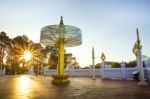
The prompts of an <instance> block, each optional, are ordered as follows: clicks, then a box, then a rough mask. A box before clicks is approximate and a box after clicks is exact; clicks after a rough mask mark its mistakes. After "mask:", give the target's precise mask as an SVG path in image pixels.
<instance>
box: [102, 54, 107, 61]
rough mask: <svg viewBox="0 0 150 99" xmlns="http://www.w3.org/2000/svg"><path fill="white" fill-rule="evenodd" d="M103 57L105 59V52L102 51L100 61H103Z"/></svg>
mask: <svg viewBox="0 0 150 99" xmlns="http://www.w3.org/2000/svg"><path fill="white" fill-rule="evenodd" d="M105 59H106V56H105V54H104V53H102V55H101V60H102V62H104V61H105Z"/></svg>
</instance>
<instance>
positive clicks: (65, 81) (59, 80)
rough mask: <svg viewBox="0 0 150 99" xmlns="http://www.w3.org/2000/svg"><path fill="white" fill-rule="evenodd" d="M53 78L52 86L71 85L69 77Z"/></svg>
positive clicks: (53, 76) (54, 76)
mask: <svg viewBox="0 0 150 99" xmlns="http://www.w3.org/2000/svg"><path fill="white" fill-rule="evenodd" d="M52 78H53V80H52V84H54V85H68V84H69V83H70V81H69V80H68V78H69V75H52Z"/></svg>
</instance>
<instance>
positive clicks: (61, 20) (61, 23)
mask: <svg viewBox="0 0 150 99" xmlns="http://www.w3.org/2000/svg"><path fill="white" fill-rule="evenodd" d="M60 25H64V22H63V16H61V19H60Z"/></svg>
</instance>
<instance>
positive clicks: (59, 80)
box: [52, 17, 70, 85]
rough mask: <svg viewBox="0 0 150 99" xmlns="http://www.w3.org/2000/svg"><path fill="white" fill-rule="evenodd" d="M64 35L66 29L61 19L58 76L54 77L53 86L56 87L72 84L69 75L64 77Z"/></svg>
mask: <svg viewBox="0 0 150 99" xmlns="http://www.w3.org/2000/svg"><path fill="white" fill-rule="evenodd" d="M64 35H65V27H64V24H63V18H62V17H61V21H60V24H59V29H58V75H52V77H53V80H52V84H54V85H67V84H69V83H70V81H69V80H68V77H69V75H64Z"/></svg>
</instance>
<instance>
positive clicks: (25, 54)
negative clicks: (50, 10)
mask: <svg viewBox="0 0 150 99" xmlns="http://www.w3.org/2000/svg"><path fill="white" fill-rule="evenodd" d="M23 58H24V59H25V61H26V62H27V61H29V60H31V58H32V54H31V52H30V51H25V52H24V54H23Z"/></svg>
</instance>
